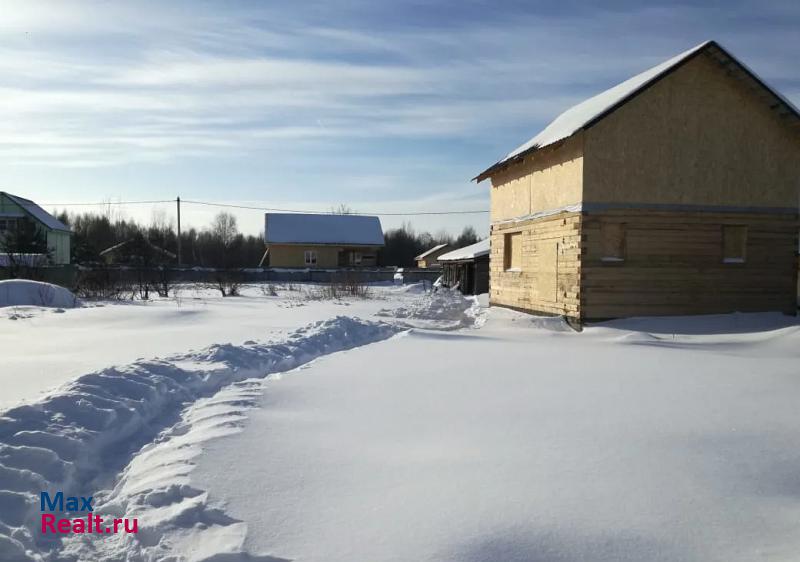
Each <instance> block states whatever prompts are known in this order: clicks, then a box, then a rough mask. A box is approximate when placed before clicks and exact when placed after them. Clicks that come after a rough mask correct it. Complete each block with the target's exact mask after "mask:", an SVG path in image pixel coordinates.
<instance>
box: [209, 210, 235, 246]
mask: <svg viewBox="0 0 800 562" xmlns="http://www.w3.org/2000/svg"><path fill="white" fill-rule="evenodd" d="M211 234H212V236H214V238H216V239H217V241H219V242H220V243H221V244H222V246H223V248H227V247H229V246H230V245H231V244H232V243H233V241H234V239H235V238H236V236H237V235H238V234H239V227H238V226H237V224H236V217H235V216H233V215H232V214H231V213H228V212H225V211H220V212H219V213H217V215H216V216H215V217H214V221H213V222H212V223H211Z"/></svg>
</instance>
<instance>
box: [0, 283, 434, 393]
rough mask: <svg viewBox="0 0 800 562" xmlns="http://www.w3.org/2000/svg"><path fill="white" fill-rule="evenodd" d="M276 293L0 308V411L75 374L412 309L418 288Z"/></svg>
mask: <svg viewBox="0 0 800 562" xmlns="http://www.w3.org/2000/svg"><path fill="white" fill-rule="evenodd" d="M9 283H10V282H9ZM263 287H265V288H266V287H267V286H266V285H264V286H263ZM275 287H276V288H277V293H278V294H277V296H272V295H270V294H269V292H267V291H265V290H262V286H260V285H249V286H245V287H244V288H243V289H242V295H241V296H238V297H229V298H223V297H222V296H221V295H220V293H219V292H218V291H216V290H214V289H211V288H205V287H202V286H196V285H187V286H182V287H179V288H178V290H177V296H176V297H171V298H168V299H159V298H158V297H155V298H153V299H152V300H150V301H133V302H131V301H116V302H113V301H112V302H101V303H92V302H89V303H84V306H82V307H80V308H75V309H70V310H66V311H65V310H64V309H60V308H52V307H41V306H5V307H3V308H0V350H2V351H1V353H2V361H3V364H2V369H0V388H2V389H3V392H0V408H3V407H8V406H10V405H13V404H15V403H17V402H19V401H20V400H32V399H38V398H40V397H41V396H42V394H43V393H45V392H47V391H49V390H51V389H53V388H54V387H57V386H58V385H60V384H62V383H64V382H67V381H70V380H72V379H74V378H75V377H77V376H80V375H82V374H86V373H91V372H93V371H95V370H99V369H103V368H106V367H110V366H113V365H120V366H122V365H127V364H129V363H131V362H133V361H136V360H137V359H140V358H146V359H152V358H156V357H161V356H164V355H170V354H173V353H176V352H179V353H185V352H188V351H190V350H199V349H202V348H205V347H207V346H209V345H212V344H219V343H234V344H241V343H242V342H244V341H248V340H259V341H261V340H265V339H280V338H282V337H284V336H286V335H287V334H288V333H290V332H292V331H294V330H296V329H298V328H301V327H303V326H305V325H307V324H309V323H311V322H316V321H319V320H327V319H330V318H334V317H336V316H340V315H347V316H358V317H361V318H369V317H372V316H374V315H375V314H376V313H377V312H378V311H379V310H380V309H382V308H384V307H386V306H388V305H387V302H388V301H387V299H391V301H392V302H396V301H399V302H407V303H413V302H415V300H416V299H417V298H418V296H419V294H420V291H421V290H422V289H421V287H420V286H417V285H414V286H410V288H409V287H392V286H376V287H374V288H373V289H372V292H373V296H374V297H375V298H371V299H352V300H317V299H315V298H314V297H315V295H314V291H315V286H313V285H302V284H293V285H292V284H287V285H275ZM33 292H34V293H36V291H33ZM2 294H3V293H2V285H0V297H2ZM36 294H37V295H38V293H36ZM12 304H13V303H12ZM2 306H3V301H2V298H0V307H2ZM7 319H10V320H16V322H7V321H6V320H7Z"/></svg>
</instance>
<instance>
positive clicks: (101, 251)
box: [3, 211, 479, 268]
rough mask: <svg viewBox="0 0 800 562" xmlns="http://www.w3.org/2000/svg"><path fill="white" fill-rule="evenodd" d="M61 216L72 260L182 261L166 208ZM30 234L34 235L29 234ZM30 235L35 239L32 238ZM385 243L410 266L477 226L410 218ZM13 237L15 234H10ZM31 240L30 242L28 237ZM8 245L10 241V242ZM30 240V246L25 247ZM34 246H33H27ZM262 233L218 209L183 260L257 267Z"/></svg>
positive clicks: (388, 261) (19, 249)
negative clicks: (137, 215)
mask: <svg viewBox="0 0 800 562" xmlns="http://www.w3.org/2000/svg"><path fill="white" fill-rule="evenodd" d="M56 216H57V218H58V219H59V220H60V221H61V222H63V223H64V224H66V225H67V226H69V228H70V230H71V231H72V243H71V251H72V262H73V263H77V264H84V265H93V264H102V263H107V262H108V261H109V260H108V254H109V249H112V250H111V251H112V252H114V261H115V263H120V264H131V265H162V264H175V263H177V261H176V259H175V256H176V255H177V253H178V235H177V231H176V229H175V226H174V223H173V221H172V220H171V219H169V218H168V217H167V215H166V214H165V213H154V214H153V217H152V219H151V221H150V223H149V224H142V223H139V222H136V221H133V220H130V219H126V218H124V217H115V216H114V215H113V213H112V212H105V213H67V212H66V211H64V212H61V213H58V214H57V215H56ZM28 234H30V235H28ZM29 239H30V240H29ZM384 239H385V246H384V248H382V249H381V251H380V252H379V255H378V264H379V265H381V266H399V267H411V266H413V265H415V261H414V258H415V256H417V255H419V254H421V253H423V252H424V251H426V250H428V249H430V248H431V247H433V246H436V245H438V244H449V245H451V246H452V247H453V248H459V247H462V246H467V245H469V244H474V243H475V242H477V241H478V240H479V237H478V235H477V233H476V232H475V229H474V228H472V227H471V226H467V227H465V228H464V229H463V231H462V232H461V234H459V235H458V236H451V235H450V234H448V233H447V232H445V231H440V232H439V233H437V234H435V235H434V234H431V233H429V232H419V233H418V232H416V231H415V230H414V228H413V227H412V226H411V224H409V223H405V224H403V225H402V226H401V227H400V228H395V229H390V230H387V231H386V232H384ZM9 240H11V239H10V238H9ZM26 241H27V242H26ZM16 242H18V243H15V244H14V248H13V250H12V248H11V247H10V246H9V247H8V248H3V251H4V252H7V253H9V254H11V253H20V254H21V253H25V252H36V253H40V252H42V248H41V246H42V245H43V240H39V239H38V238H37V237H36V236H35V233H26V235H25V236H20V237H19V238H18V239H17V240H16ZM6 246H8V244H6ZM23 246H25V247H23ZM27 246H30V247H27ZM264 249H265V246H264V238H263V236H261V235H259V236H253V235H246V234H242V233H241V232H239V228H238V224H237V221H236V217H235V216H234V215H232V214H230V213H228V212H224V211H223V212H220V213H218V214H217V215H216V216H215V217H214V218H213V220H212V221H211V223H210V224H209V225H208V226H207V227H205V228H201V229H196V228H189V229H187V230H184V231H182V232H181V258H182V259H181V262H182V265H184V266H187V267H195V266H199V267H213V268H243V267H256V266H258V265H259V263H260V261H261V258H262V257H263V255H264Z"/></svg>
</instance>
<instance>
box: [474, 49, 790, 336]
mask: <svg viewBox="0 0 800 562" xmlns="http://www.w3.org/2000/svg"><path fill="white" fill-rule="evenodd" d="M475 179H476V180H477V181H478V182H481V181H484V180H487V179H488V180H490V182H491V188H490V192H491V240H492V243H491V255H490V277H491V291H490V302H491V303H492V304H495V305H501V306H507V307H512V308H516V309H520V310H524V311H530V312H536V313H548V314H559V315H564V316H566V317H567V318H568V319H572V320H575V321H577V322H578V323H580V322H582V321H584V320H599V319H606V318H616V317H626V316H640V315H678V314H706V313H727V312H733V311H743V312H750V311H782V312H786V313H790V314H794V313H796V310H797V303H796V286H797V275H798V273H797V271H798V270H797V262H796V260H797V257H796V251H797V246H798V244H797V239H798V190H800V111H798V109H797V108H796V107H795V106H794V105H792V103H790V102H789V101H788V100H787V99H786V98H785V97H783V96H782V95H781V94H780V93H778V92H777V91H776V90H774V89H773V88H771V87H770V86H768V85H767V84H766V83H765V82H764V81H763V80H762V79H761V78H759V77H758V76H757V75H756V74H755V73H754V72H753V71H752V70H750V69H749V68H748V67H747V66H745V65H744V64H742V63H741V62H739V61H738V60H737V59H736V57H734V56H733V55H732V54H731V53H730V52H728V51H727V50H725V49H724V48H722V47H721V46H720V45H719V44H717V43H716V42H714V41H707V42H705V43H702V44H701V45H698V46H696V47H694V48H692V49H689V50H688V51H686V52H684V53H681V54H679V55H677V56H676V57H674V58H671V59H669V60H667V61H665V62H663V63H661V64H659V65H657V66H655V67H653V68H651V69H649V70H646V71H644V72H642V73H641V74H638V75H636V76H634V77H633V78H630V79H628V80H626V81H625V82H622V83H621V84H619V85H617V86H614V87H613V88H611V89H609V90H607V91H605V92H603V93H601V94H598V95H596V96H595V97H592V98H590V99H588V100H586V101H584V102H582V103H579V104H578V105H576V106H574V107H572V108H570V109H568V110H567V111H565V112H564V113H562V114H561V115H560V116H559V117H558V118H556V119H555V120H554V121H553V122H552V123H550V124H549V125H548V126H547V127H545V129H543V130H542V131H541V132H540V133H538V134H537V135H536V136H534V137H533V138H531V139H530V140H529V141H528V142H526V143H524V144H522V145H521V146H519V147H518V148H516V149H515V150H513V151H512V152H511V153H509V154H508V155H507V156H506V157H504V158H502V159H501V160H500V161H499V162H497V163H495V164H493V165H492V166H490V167H489V168H487V169H486V170H484V171H483V172H481V173H480V174H478V176H477V177H476V178H475Z"/></svg>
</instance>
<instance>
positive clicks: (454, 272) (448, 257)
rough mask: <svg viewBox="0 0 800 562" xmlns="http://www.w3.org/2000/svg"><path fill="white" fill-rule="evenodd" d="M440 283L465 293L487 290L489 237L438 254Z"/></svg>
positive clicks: (474, 293)
mask: <svg viewBox="0 0 800 562" xmlns="http://www.w3.org/2000/svg"><path fill="white" fill-rule="evenodd" d="M439 261H440V262H441V264H442V284H443V285H444V286H445V287H451V288H457V289H459V290H460V291H461V292H462V293H463V294H465V295H480V294H483V293H488V292H489V238H487V239H486V240H481V241H480V242H478V243H476V244H472V245H470V246H465V247H463V248H459V249H457V250H453V251H452V252H447V253H446V254H442V255H441V256H439Z"/></svg>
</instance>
